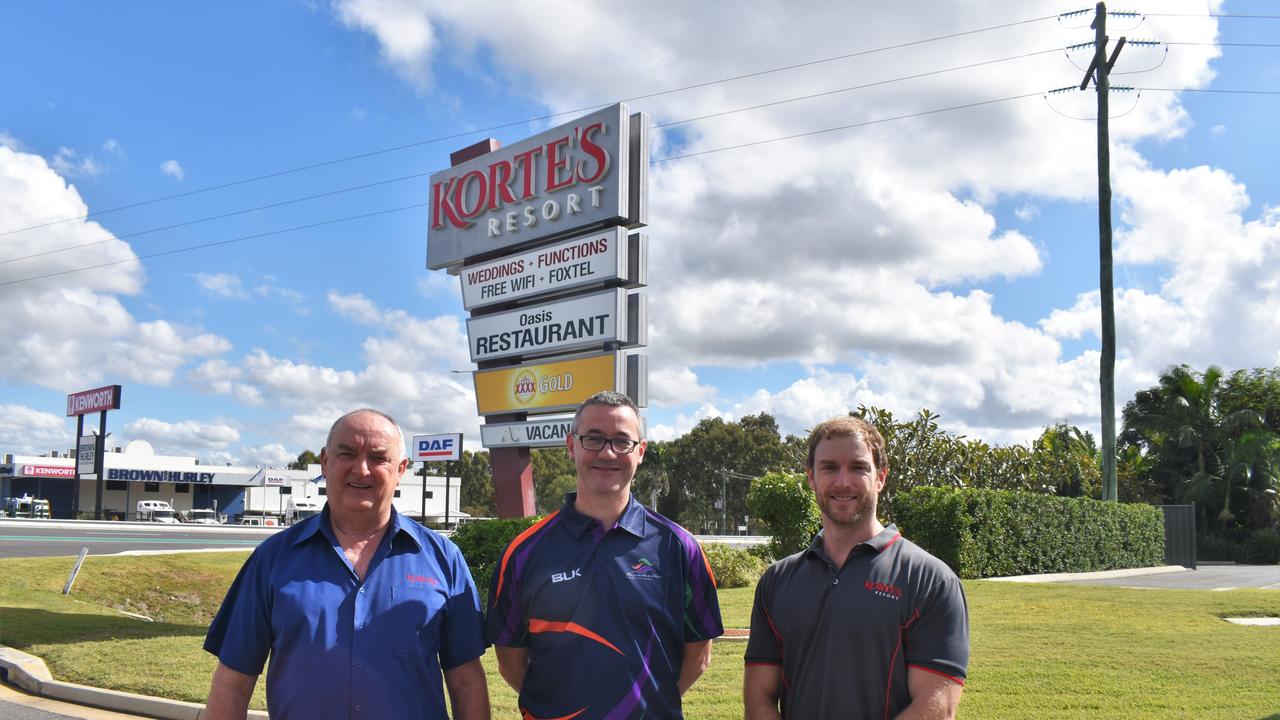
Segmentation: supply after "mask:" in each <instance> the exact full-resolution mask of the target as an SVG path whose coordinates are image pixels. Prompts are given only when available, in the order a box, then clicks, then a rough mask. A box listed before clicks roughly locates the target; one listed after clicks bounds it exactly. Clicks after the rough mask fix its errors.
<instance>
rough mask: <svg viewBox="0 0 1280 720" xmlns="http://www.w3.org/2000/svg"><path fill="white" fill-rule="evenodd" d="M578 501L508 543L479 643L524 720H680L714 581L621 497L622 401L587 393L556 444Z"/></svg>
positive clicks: (658, 520)
mask: <svg viewBox="0 0 1280 720" xmlns="http://www.w3.org/2000/svg"><path fill="white" fill-rule="evenodd" d="M567 442H568V449H569V455H570V456H571V457H572V458H573V461H574V465H575V467H576V469H577V474H578V490H577V492H576V493H569V495H568V497H567V498H566V500H565V504H564V505H563V506H562V507H561V508H560V509H559V510H558V511H556V512H555V513H552V514H551V515H549V516H548V517H546V518H545V519H543V520H542V521H541V522H539V523H538V524H536V525H534V526H533V527H531V528H529V529H528V530H527V531H525V532H524V533H522V534H521V535H520V536H518V537H517V538H516V539H515V540H513V541H512V542H511V543H510V544H509V545H508V546H507V548H506V550H505V551H504V552H503V554H502V557H501V559H500V562H499V565H498V568H497V571H496V572H495V573H494V579H493V584H492V585H493V586H492V588H491V589H490V595H489V614H488V616H487V618H486V620H485V635H486V639H487V640H489V641H490V642H492V643H493V644H494V649H495V651H496V653H497V658H498V670H499V672H501V673H502V677H503V679H505V680H506V681H507V682H508V683H509V684H510V685H511V687H512V688H514V689H515V690H516V691H517V692H519V693H520V710H521V714H522V715H523V717H524V718H525V719H526V720H539V719H540V720H548V719H550V718H561V719H563V718H574V719H575V720H606V719H607V720H626V719H628V718H680V717H683V715H682V714H681V703H680V696H681V695H683V694H684V692H685V691H686V690H688V689H689V687H690V686H691V685H693V683H694V681H695V680H697V679H698V677H699V676H700V675H702V673H703V672H704V671H705V670H706V668H707V664H708V662H709V660H710V651H711V639H712V638H714V637H717V636H719V635H722V634H723V633H724V628H723V626H722V623H721V620H720V606H719V603H718V601H717V599H716V589H715V578H714V577H713V576H712V573H711V567H710V565H709V564H708V563H707V558H706V555H704V554H703V552H702V548H701V547H700V546H699V545H698V543H697V541H696V540H694V538H693V536H691V535H690V534H689V533H688V532H687V531H685V530H684V528H681V527H680V526H679V525H676V524H675V523H673V522H671V521H670V520H668V519H666V518H664V517H662V516H661V515H659V514H657V513H655V512H653V511H652V510H648V509H646V508H645V507H644V506H643V505H641V504H640V503H638V502H636V500H635V498H633V497H632V496H631V479H632V478H633V477H634V476H635V473H636V468H638V467H639V466H640V462H641V460H642V459H643V458H644V451H645V441H644V439H643V436H642V434H641V431H640V416H639V414H638V412H637V410H636V406H635V404H634V403H632V402H631V400H630V398H628V397H627V396H625V395H621V394H618V393H599V394H597V395H593V396H592V397H590V398H588V399H587V400H586V401H584V402H583V403H582V405H581V406H579V408H578V412H577V415H575V416H574V422H573V434H572V435H570V436H569V437H568V438H567Z"/></svg>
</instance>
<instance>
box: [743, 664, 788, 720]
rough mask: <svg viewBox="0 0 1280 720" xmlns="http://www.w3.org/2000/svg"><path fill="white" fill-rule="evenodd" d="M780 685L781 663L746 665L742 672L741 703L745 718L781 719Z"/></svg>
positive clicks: (753, 719) (760, 719)
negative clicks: (779, 710) (779, 703)
mask: <svg viewBox="0 0 1280 720" xmlns="http://www.w3.org/2000/svg"><path fill="white" fill-rule="evenodd" d="M781 686H782V666H781V665H770V664H768V663H752V664H750V665H747V667H746V670H745V671H744V672H743V674H742V705H743V708H744V709H745V710H746V715H745V717H746V720H782V713H780V712H778V693H779V688H781Z"/></svg>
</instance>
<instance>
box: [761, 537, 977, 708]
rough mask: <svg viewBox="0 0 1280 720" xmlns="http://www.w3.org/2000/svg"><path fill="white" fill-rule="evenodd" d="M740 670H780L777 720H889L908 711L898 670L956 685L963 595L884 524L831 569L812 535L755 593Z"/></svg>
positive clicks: (961, 672)
mask: <svg viewBox="0 0 1280 720" xmlns="http://www.w3.org/2000/svg"><path fill="white" fill-rule="evenodd" d="M746 661H747V664H748V665H751V664H756V663H766V664H772V665H780V666H781V668H782V683H781V695H782V697H781V707H782V717H784V718H794V719H796V720H822V719H823V718H842V719H845V718H892V717H894V716H895V715H897V714H898V713H900V712H902V710H903V709H905V708H906V707H907V705H909V704H910V703H911V695H910V693H909V692H908V691H907V668H919V669H921V670H925V671H928V672H931V673H935V674H937V675H941V676H944V677H947V678H950V679H951V680H954V681H955V682H957V683H960V684H964V679H965V674H966V671H967V669H968V665H969V611H968V606H967V605H966V603H965V598H964V590H963V588H961V586H960V579H959V578H957V577H956V575H955V573H953V572H952V571H951V569H950V568H948V567H947V566H946V565H945V564H944V563H943V562H942V561H941V560H938V559H937V558H935V557H934V556H932V555H930V554H929V553H927V552H925V551H924V550H922V549H921V548H920V547H919V546H918V545H916V544H914V543H912V542H910V541H908V540H907V539H905V538H903V537H902V534H901V533H899V532H898V529H897V528H896V527H894V526H893V525H890V526H889V527H887V528H885V529H884V531H883V532H881V533H880V534H878V535H876V536H875V537H873V538H871V539H870V540H868V541H867V542H864V543H861V544H859V545H858V546H856V547H855V548H854V549H853V551H852V552H850V553H849V557H848V558H847V559H846V560H845V563H844V566H843V567H840V568H837V567H836V566H835V563H833V562H832V561H831V558H830V557H829V556H828V555H827V553H826V551H825V550H823V547H822V534H821V533H819V534H818V536H817V537H816V538H814V540H813V542H812V543H811V544H810V545H809V547H808V549H806V550H804V551H802V552H799V553H796V554H795V555H792V556H790V557H787V558H784V559H782V560H779V561H778V562H776V563H774V564H773V565H772V566H771V567H770V568H769V569H768V570H767V571H765V573H764V575H763V576H762V577H761V578H760V582H759V584H758V585H756V597H755V605H754V607H753V608H752V611H751V639H750V640H749V641H748V643H747V654H746Z"/></svg>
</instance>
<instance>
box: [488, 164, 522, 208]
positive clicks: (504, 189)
mask: <svg viewBox="0 0 1280 720" xmlns="http://www.w3.org/2000/svg"><path fill="white" fill-rule="evenodd" d="M513 170H514V168H512V167H511V162H510V161H508V160H500V161H498V162H496V163H494V164H492V165H490V166H489V203H488V207H489V209H490V210H497V209H498V208H499V207H501V206H503V205H506V204H507V203H513V204H514V203H515V202H516V196H515V194H513V193H512V192H511V178H512V175H513V172H512V171H513Z"/></svg>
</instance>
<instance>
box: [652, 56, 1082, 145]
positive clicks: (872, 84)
mask: <svg viewBox="0 0 1280 720" xmlns="http://www.w3.org/2000/svg"><path fill="white" fill-rule="evenodd" d="M1061 51H1062V48H1053V49H1052V50H1038V51H1036V52H1029V53H1024V54H1022V55H1013V56H1010V57H1005V58H999V59H996V60H984V61H982V62H976V63H970V64H968V65H956V66H953V67H949V68H944V69H942V70H932V71H929V72H922V73H916V74H915V75H905V76H903V77H898V78H893V79H890V80H878V81H876V82H870V83H864V84H862V85H853V86H851V87H846V88H840V89H838V90H827V91H825V92H820V93H814V94H812V95H801V96H799V97H794V98H787V99H784V100H775V101H773V102H767V103H761V104H759V105H749V106H747V107H741V108H737V109H734V110H723V111H721V112H715V113H710V114H707V115H700V116H698V117H693V118H688V119H686V120H672V121H671V122H665V123H659V124H655V125H653V126H652V127H653V128H654V129H660V128H665V127H672V126H674V125H684V124H686V123H692V122H698V121H700V120H707V119H710V118H717V117H722V116H725V115H732V114H734V113H740V112H747V111H748V110H759V109H761V108H767V107H773V106H775V105H782V104H785V103H791V102H797V101H800V100H812V99H814V98H820V97H826V96H828V95H837V94H839V93H846V92H851V91H854V90H865V89H866V88H870V87H877V86H879V85H888V84H890V83H895V82H902V81H904V80H917V79H919V78H923V77H929V76H932V75H941V74H943V73H949V72H954V71H956V70H970V69H972V68H976V67H982V66H983V65H994V64H996V63H1003V62H1009V61H1011V60H1022V59H1024V58H1029V57H1035V56H1037V55H1047V54H1049V53H1056V52H1061Z"/></svg>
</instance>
